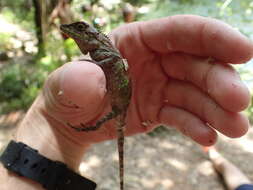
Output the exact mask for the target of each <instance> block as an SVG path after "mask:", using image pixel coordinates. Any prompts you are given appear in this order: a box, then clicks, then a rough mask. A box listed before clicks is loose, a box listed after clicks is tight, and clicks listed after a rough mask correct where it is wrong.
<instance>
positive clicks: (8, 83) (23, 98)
mask: <svg viewBox="0 0 253 190" xmlns="http://www.w3.org/2000/svg"><path fill="white" fill-rule="evenodd" d="M175 14H197V15H202V16H207V17H214V18H218V19H221V20H223V21H225V22H227V23H229V24H231V25H232V26H233V27H235V28H236V29H238V30H240V31H241V32H242V33H243V34H245V35H246V36H248V37H250V38H253V1H251V0H243V1H235V0H234V1H232V0H205V1H202V0H0V114H3V113H8V112H11V111H14V110H20V109H22V110H26V109H27V108H28V107H29V106H30V105H31V103H32V102H33V100H34V98H35V97H36V95H37V94H38V92H39V90H40V88H41V86H42V85H43V81H44V80H45V78H46V77H47V75H48V74H49V73H50V72H51V71H52V70H54V69H56V68H57V67H59V66H60V65H62V64H64V63H66V62H67V61H69V60H71V59H72V58H75V57H77V56H79V55H80V52H79V50H78V48H77V46H76V45H75V44H74V42H73V41H72V40H71V39H66V37H65V36H63V35H62V34H61V33H60V32H59V29H58V27H59V25H60V24H62V23H70V22H72V21H77V20H86V21H88V22H89V23H92V24H93V25H94V26H95V27H97V28H99V29H100V30H101V31H104V32H106V33H107V32H109V31H111V30H112V29H113V28H115V27H117V26H119V25H120V24H123V23H126V22H133V21H140V20H148V19H153V18H158V17H165V16H169V15H175ZM237 69H238V70H239V71H240V73H241V76H242V78H243V80H244V81H245V82H246V83H247V84H248V86H249V88H250V89H251V92H252V90H253V85H252V82H253V77H252V76H253V75H252V74H253V73H252V72H253V66H250V64H247V65H244V66H238V67H237ZM247 114H248V115H249V117H250V118H251V121H252V120H253V107H252V106H251V107H249V108H248V110H247Z"/></svg>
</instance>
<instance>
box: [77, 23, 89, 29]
mask: <svg viewBox="0 0 253 190" xmlns="http://www.w3.org/2000/svg"><path fill="white" fill-rule="evenodd" d="M76 28H77V30H79V31H84V30H86V28H87V25H84V24H83V23H80V24H78V25H77V26H76Z"/></svg>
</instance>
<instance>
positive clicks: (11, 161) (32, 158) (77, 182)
mask: <svg viewBox="0 0 253 190" xmlns="http://www.w3.org/2000/svg"><path fill="white" fill-rule="evenodd" d="M0 161H1V162H2V163H3V165H4V167H5V168H7V169H8V170H10V171H13V172H15V173H17V174H18V175H20V176H24V177H27V178H29V179H32V180H34V181H37V182H39V183H40V184H41V185H42V186H43V187H44V188H45V189H47V190H94V189H95V188H96V183H94V182H93V181H91V180H89V179H87V178H84V177H82V176H80V175H79V174H77V173H75V172H74V171H72V170H70V169H69V168H67V166H66V164H64V163H62V162H58V161H52V160H49V159H48V158H46V157H44V156H42V155H40V154H39V153H38V151H37V150H35V149H32V148H30V147H29V146H27V145H25V144H24V143H21V142H19V143H17V142H15V141H11V142H10V143H9V144H8V146H7V148H6V149H5V151H4V152H3V154H2V155H1V156H0Z"/></svg>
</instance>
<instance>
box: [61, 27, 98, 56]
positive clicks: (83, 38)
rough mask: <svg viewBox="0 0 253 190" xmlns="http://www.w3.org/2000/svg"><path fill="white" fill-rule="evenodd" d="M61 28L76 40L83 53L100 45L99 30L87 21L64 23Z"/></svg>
mask: <svg viewBox="0 0 253 190" xmlns="http://www.w3.org/2000/svg"><path fill="white" fill-rule="evenodd" d="M60 30H61V31H62V32H63V33H64V34H66V35H67V36H69V37H70V38H73V39H74V40H75V42H76V43H77V45H78V46H79V48H80V50H81V51H82V53H83V54H87V53H88V52H89V51H92V50H94V49H96V48H98V47H99V43H98V40H97V39H98V37H97V36H98V35H99V32H98V31H97V30H96V29H95V28H93V27H92V26H90V25H89V24H88V23H86V22H75V23H72V24H62V25H61V26H60Z"/></svg>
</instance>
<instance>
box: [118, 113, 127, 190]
mask: <svg viewBox="0 0 253 190" xmlns="http://www.w3.org/2000/svg"><path fill="white" fill-rule="evenodd" d="M124 120H125V117H124V116H122V115H120V116H119V124H118V129H117V133H118V153H119V177H120V190H124V140H125V138H124V130H125V122H124Z"/></svg>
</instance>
